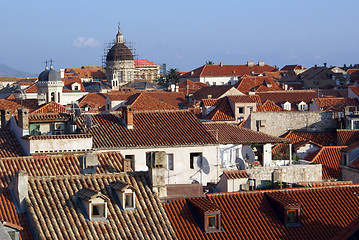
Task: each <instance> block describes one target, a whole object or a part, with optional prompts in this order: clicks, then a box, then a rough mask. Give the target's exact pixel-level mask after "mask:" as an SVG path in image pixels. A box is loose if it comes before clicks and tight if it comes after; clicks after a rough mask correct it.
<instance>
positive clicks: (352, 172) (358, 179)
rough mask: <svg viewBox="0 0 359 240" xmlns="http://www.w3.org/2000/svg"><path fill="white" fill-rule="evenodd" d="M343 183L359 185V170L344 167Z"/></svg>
mask: <svg viewBox="0 0 359 240" xmlns="http://www.w3.org/2000/svg"><path fill="white" fill-rule="evenodd" d="M342 181H352V182H353V183H359V170H357V169H354V168H350V167H346V166H343V167H342Z"/></svg>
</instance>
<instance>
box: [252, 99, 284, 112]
mask: <svg viewBox="0 0 359 240" xmlns="http://www.w3.org/2000/svg"><path fill="white" fill-rule="evenodd" d="M283 111H285V110H284V109H283V108H281V107H279V106H278V105H277V104H275V103H274V102H273V101H271V100H268V99H267V101H265V102H264V103H263V104H261V105H260V107H259V108H258V105H257V112H283Z"/></svg>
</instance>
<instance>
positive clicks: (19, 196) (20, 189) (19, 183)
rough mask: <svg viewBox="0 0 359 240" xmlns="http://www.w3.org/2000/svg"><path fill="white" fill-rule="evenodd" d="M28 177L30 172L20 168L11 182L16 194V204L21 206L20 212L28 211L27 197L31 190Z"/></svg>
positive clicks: (10, 185)
mask: <svg viewBox="0 0 359 240" xmlns="http://www.w3.org/2000/svg"><path fill="white" fill-rule="evenodd" d="M28 179H29V176H28V174H27V173H26V172H25V171H24V170H20V171H18V172H16V174H15V175H14V176H13V177H12V180H11V182H10V184H9V189H10V190H11V191H12V193H13V194H14V196H15V200H16V203H17V204H16V205H17V206H18V207H19V208H18V213H24V212H26V202H25V197H26V196H28V192H29V188H28Z"/></svg>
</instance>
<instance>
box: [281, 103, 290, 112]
mask: <svg viewBox="0 0 359 240" xmlns="http://www.w3.org/2000/svg"><path fill="white" fill-rule="evenodd" d="M283 108H284V109H285V110H287V111H290V110H291V104H290V102H285V103H284V104H283Z"/></svg>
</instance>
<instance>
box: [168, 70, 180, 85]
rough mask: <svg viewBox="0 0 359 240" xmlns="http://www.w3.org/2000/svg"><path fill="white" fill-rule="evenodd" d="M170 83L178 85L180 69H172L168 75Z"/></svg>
mask: <svg viewBox="0 0 359 240" xmlns="http://www.w3.org/2000/svg"><path fill="white" fill-rule="evenodd" d="M167 79H168V82H172V83H178V82H179V74H178V68H171V69H170V71H169V72H168V74H167Z"/></svg>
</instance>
